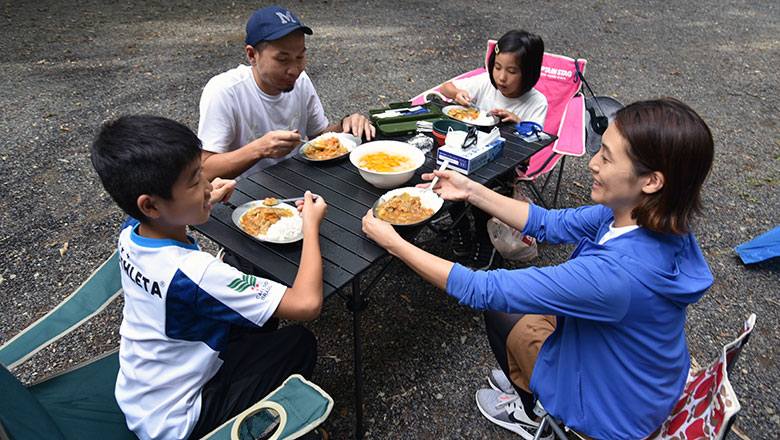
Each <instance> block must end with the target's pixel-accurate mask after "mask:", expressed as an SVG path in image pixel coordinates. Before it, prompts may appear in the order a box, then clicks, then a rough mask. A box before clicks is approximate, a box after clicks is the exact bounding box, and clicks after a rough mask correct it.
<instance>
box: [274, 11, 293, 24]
mask: <svg viewBox="0 0 780 440" xmlns="http://www.w3.org/2000/svg"><path fill="white" fill-rule="evenodd" d="M276 15H278V16H279V19H281V20H282V24H287V23H297V21H295V19H294V18H293V16H292V12H290V11H287V13H286V14H282V13H281V12H277V13H276Z"/></svg>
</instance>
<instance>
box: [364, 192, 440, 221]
mask: <svg viewBox="0 0 780 440" xmlns="http://www.w3.org/2000/svg"><path fill="white" fill-rule="evenodd" d="M424 192H425V188H417V187H414V186H409V187H406V188H396V189H394V190H392V191H388V192H386V193H384V194H383V195H382V196H381V197H380V198H378V199H377V200H376V202H374V206H373V207H372V210H373V211H374V217H376V218H379V216H378V215H377V213H376V210H377V208H379V205H381V204H382V203H384V202H386V201H388V200H390V199H391V198H392V197H394V196H400V195H401V194H403V193H409V195H410V196H412V197H414V196H418V197H421V199H422V200H420V202H421V204H422V206H423V208H428V209H433V214H431V216H430V217H428V218H426V219H424V220H420V221H419V222H415V223H393V222H388V221H387V220H384V219H381V218H380V220H382V221H383V222H387V223H390V224H391V225H396V226H416V225H419V224H421V223H425V222H427V221H429V220H430V219H432V218H433V216H434V215H436V213H437V212H439V210H440V209H441V206H442V205H443V204H444V199H442V198H441V197H439V195H438V194H436V193H435V192H433V191H431V192H429V193H427V194H426V195H425V196H423V193H424Z"/></svg>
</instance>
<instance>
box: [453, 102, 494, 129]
mask: <svg viewBox="0 0 780 440" xmlns="http://www.w3.org/2000/svg"><path fill="white" fill-rule="evenodd" d="M458 108H460V109H464V110H465V109H466V108H468V107H463V106H462V105H448V106H446V107H444V108H443V109H441V111H442V113H444V116H446V117H448V118H450V119H455V118H453V117H452V116H450V115H448V114H447V113H448V112H449V111H450V110H453V109H458ZM455 120H456V121H460V122H463V123H464V124H471V125H476V126H478V127H492V126H494V125H496V124H498V123H499V122H501V120H500V119H499V118H498V116H496V115H493V114H490V113H488V112H485V111H482V110H480V111H479V116H478V117H477V119H455Z"/></svg>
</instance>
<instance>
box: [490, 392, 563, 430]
mask: <svg viewBox="0 0 780 440" xmlns="http://www.w3.org/2000/svg"><path fill="white" fill-rule="evenodd" d="M477 408H479V412H481V413H482V415H483V416H485V417H486V418H487V419H488V420H490V421H491V422H493V423H495V424H496V425H498V426H500V427H502V428H505V429H508V430H510V431H512V432H514V433H515V434H518V435H520V437H522V438H524V439H526V440H534V435H535V434H536V429H537V428H538V427H539V423H538V422H535V421H533V420H531V419H530V418H528V415H527V414H526V413H525V409H524V408H523V402H522V401H521V400H520V396H518V395H517V394H505V393H502V392H501V391H496V390H491V389H487V388H483V389H481V390H478V391H477ZM553 435H554V434H552V432H550V434H549V435H546V436H544V437H542V440H553V438H554V437H553Z"/></svg>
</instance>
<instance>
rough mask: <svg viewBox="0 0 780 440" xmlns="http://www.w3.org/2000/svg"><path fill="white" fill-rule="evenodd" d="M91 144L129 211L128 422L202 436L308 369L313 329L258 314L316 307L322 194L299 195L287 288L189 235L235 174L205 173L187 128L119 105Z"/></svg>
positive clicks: (122, 373) (125, 245) (139, 428)
mask: <svg viewBox="0 0 780 440" xmlns="http://www.w3.org/2000/svg"><path fill="white" fill-rule="evenodd" d="M91 154H92V163H93V165H94V167H95V170H96V171H97V173H98V175H99V176H100V180H101V181H102V183H103V186H104V187H105V189H106V191H107V192H108V193H109V194H110V195H111V197H112V198H113V199H114V201H115V202H116V203H117V204H118V205H119V207H120V208H122V210H123V211H125V213H127V214H128V215H129V216H130V217H131V218H130V219H128V221H127V222H125V226H124V227H123V229H122V232H121V233H120V236H119V256H120V257H119V258H120V267H121V271H122V287H123V289H124V300H125V304H124V310H123V319H122V324H121V327H120V330H119V333H120V336H121V342H120V348H119V364H120V370H119V374H118V376H117V383H116V390H115V395H116V400H117V402H118V403H119V406H120V408H121V409H122V411H123V412H124V413H125V417H126V419H127V425H128V427H129V428H130V429H131V430H132V431H133V432H134V433H135V434H136V435H137V436H138V437H139V438H141V439H152V438H154V439H183V438H188V437H192V438H200V437H201V436H203V435H205V434H207V433H209V432H210V431H212V430H213V429H214V428H216V427H218V426H220V425H221V424H222V423H223V422H225V421H227V420H229V419H230V418H232V417H233V416H235V415H236V414H238V413H240V412H241V411H243V410H244V409H246V408H248V407H249V406H251V405H252V404H253V403H255V402H257V401H258V400H259V399H261V398H262V397H263V396H265V395H266V394H268V393H269V392H270V391H272V390H274V389H275V388H276V387H278V386H279V385H280V384H281V383H282V381H283V380H284V379H285V378H287V377H288V376H289V375H290V374H294V373H300V374H302V375H304V376H307V377H308V376H310V375H311V373H312V371H313V369H314V363H315V361H316V357H317V346H316V340H315V338H314V335H312V334H311V332H309V331H308V330H306V329H305V328H303V327H302V326H300V325H292V326H287V327H284V328H282V329H279V330H276V329H271V330H269V329H266V328H263V325H264V324H265V322H266V321H268V320H269V319H270V318H272V317H278V318H285V319H292V320H299V321H306V320H312V319H315V318H316V317H317V316H318V315H319V312H320V308H321V306H322V259H321V256H320V248H319V239H318V232H319V231H318V230H319V225H320V223H321V222H322V218H323V217H324V215H325V212H326V209H327V207H326V205H325V202H324V201H323V199H322V198H321V197H320V198H318V199H317V200H316V201H314V200H312V196H311V193H309V192H308V191H307V192H306V194H305V197H304V198H305V200H304V201H302V202H299V204H298V209H299V210H300V211H301V212H302V216H303V234H304V238H303V250H302V254H301V263H300V270H299V272H298V275H297V277H296V279H295V282H294V283H293V286H292V287H286V286H284V285H282V284H278V283H275V282H273V281H269V280H265V279H261V278H257V277H255V276H252V275H246V274H244V273H242V272H240V271H239V270H238V269H235V268H233V267H232V266H229V265H227V264H225V263H223V262H222V261H220V260H219V259H217V258H215V257H213V256H211V255H210V254H208V253H206V252H203V251H201V250H200V248H199V247H198V245H197V243H196V242H195V239H194V238H193V237H191V236H189V235H187V225H191V224H200V223H203V222H205V221H207V220H208V218H209V212H210V211H211V204H212V203H215V202H219V201H224V200H226V199H227V198H228V197H229V196H230V193H231V192H232V189H233V187H234V185H235V182H232V181H229V182H226V181H222V180H220V179H216V180H215V182H214V185H212V184H211V183H209V181H208V180H206V178H205V177H204V176H203V173H202V172H201V161H200V154H201V150H200V141H199V140H198V138H197V136H196V135H195V134H194V133H193V132H192V131H191V130H190V129H188V128H187V127H185V126H184V125H182V124H179V123H177V122H174V121H171V120H169V119H165V118H160V117H152V116H125V117H122V118H119V119H117V120H115V121H113V122H109V123H107V124H105V125H104V126H103V127H102V129H101V131H100V133H99V134H98V136H97V138H96V139H95V141H94V143H93V145H92V148H91Z"/></svg>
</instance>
